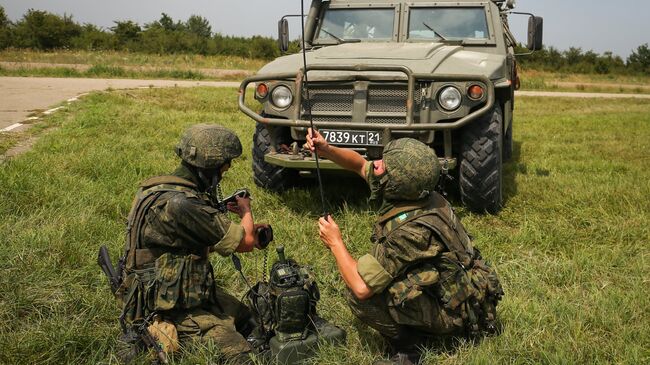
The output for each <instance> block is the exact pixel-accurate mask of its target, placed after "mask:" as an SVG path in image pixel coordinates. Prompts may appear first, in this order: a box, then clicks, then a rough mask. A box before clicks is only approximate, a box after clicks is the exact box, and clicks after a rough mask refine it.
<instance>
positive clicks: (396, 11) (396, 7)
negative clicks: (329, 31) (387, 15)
mask: <svg viewBox="0 0 650 365" xmlns="http://www.w3.org/2000/svg"><path fill="white" fill-rule="evenodd" d="M401 6H402V4H400V3H393V4H388V3H386V4H382V3H374V4H373V3H355V4H332V3H331V2H330V3H328V4H327V5H326V6H323V8H322V9H321V11H320V14H319V15H318V23H317V26H316V29H315V31H314V35H313V37H312V42H311V44H312V45H313V46H325V45H327V46H330V45H333V44H336V43H337V41H336V40H335V39H334V38H329V37H328V38H319V35H320V33H321V27H322V26H323V21H322V20H323V18H324V16H325V12H326V11H328V10H330V9H337V10H338V9H349V10H354V9H367V10H377V9H393V33H392V36H391V38H381V39H367V38H366V39H361V42H368V43H372V42H399V34H400V24H401V17H400V9H401Z"/></svg>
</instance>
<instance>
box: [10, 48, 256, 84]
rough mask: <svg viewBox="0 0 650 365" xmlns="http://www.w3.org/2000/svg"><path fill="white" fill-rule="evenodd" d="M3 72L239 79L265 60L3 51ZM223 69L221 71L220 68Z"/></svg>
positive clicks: (127, 53) (26, 74) (13, 73)
mask: <svg viewBox="0 0 650 365" xmlns="http://www.w3.org/2000/svg"><path fill="white" fill-rule="evenodd" d="M0 62H10V63H14V62H15V63H17V64H4V66H3V65H0V76H41V77H45V76H46V77H101V78H145V79H147V78H151V79H184V80H239V79H243V73H242V72H234V73H233V72H227V71H221V70H232V71H235V70H237V71H246V72H253V71H255V70H257V69H259V68H260V67H262V65H264V64H265V63H266V61H264V60H256V59H246V58H242V57H234V56H202V55H151V54H144V53H130V52H112V51H111V52H109V51H98V52H87V51H56V52H39V51H29V50H17V49H16V50H14V49H9V50H3V51H0ZM217 70H219V71H217Z"/></svg>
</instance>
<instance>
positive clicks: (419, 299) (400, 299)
mask: <svg viewBox="0 0 650 365" xmlns="http://www.w3.org/2000/svg"><path fill="white" fill-rule="evenodd" d="M438 280H439V274H438V271H437V270H436V269H435V267H433V265H430V264H424V265H423V266H420V267H418V268H415V269H412V270H411V271H409V272H407V273H406V274H405V276H404V278H403V279H401V280H397V281H395V282H393V283H392V284H391V285H390V287H389V288H388V294H389V299H388V310H389V313H390V314H391V317H393V319H394V320H395V321H396V322H397V323H399V324H401V325H408V326H416V327H422V326H424V327H432V326H434V325H435V323H436V318H434V316H435V314H436V313H438V310H437V308H434V307H435V306H436V303H435V298H433V297H432V296H430V295H423V294H425V293H426V292H427V291H429V290H430V289H431V287H432V286H433V285H435V284H436V283H437V282H438Z"/></svg>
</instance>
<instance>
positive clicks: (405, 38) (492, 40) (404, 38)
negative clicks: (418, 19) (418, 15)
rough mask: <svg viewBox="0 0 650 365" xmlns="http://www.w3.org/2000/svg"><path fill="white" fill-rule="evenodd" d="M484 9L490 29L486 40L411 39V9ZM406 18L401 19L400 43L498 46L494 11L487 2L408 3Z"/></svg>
mask: <svg viewBox="0 0 650 365" xmlns="http://www.w3.org/2000/svg"><path fill="white" fill-rule="evenodd" d="M481 7H482V8H483V9H484V11H485V21H486V23H487V28H488V37H487V38H486V39H471V38H466V39H458V38H452V39H450V40H448V41H444V40H442V39H435V40H434V39H426V38H425V39H422V38H409V25H410V24H409V22H410V18H411V9H418V8H446V9H448V8H481ZM403 14H404V16H403V18H402V19H401V24H402V26H401V29H400V37H399V39H400V42H405V43H422V42H425V43H431V42H441V43H445V42H451V43H458V42H462V44H463V45H478V46H487V45H496V44H497V40H496V36H495V32H494V24H492V10H491V9H490V4H489V2H487V1H477V2H458V3H457V2H449V3H447V2H444V3H443V2H421V3H420V2H418V3H408V4H405V5H404V12H403Z"/></svg>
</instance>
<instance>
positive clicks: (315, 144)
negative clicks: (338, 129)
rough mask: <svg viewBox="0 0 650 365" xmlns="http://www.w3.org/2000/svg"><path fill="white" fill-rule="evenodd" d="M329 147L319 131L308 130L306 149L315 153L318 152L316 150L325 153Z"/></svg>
mask: <svg viewBox="0 0 650 365" xmlns="http://www.w3.org/2000/svg"><path fill="white" fill-rule="evenodd" d="M328 147H329V144H328V143H327V141H326V140H325V138H323V136H322V135H321V134H320V133H319V132H318V131H317V130H312V129H311V128H308V129H307V143H305V148H308V149H309V150H310V151H311V152H314V151H316V148H318V150H319V151H323V150H326V149H327V148H328Z"/></svg>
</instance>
